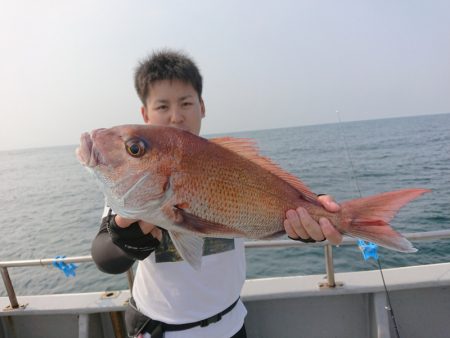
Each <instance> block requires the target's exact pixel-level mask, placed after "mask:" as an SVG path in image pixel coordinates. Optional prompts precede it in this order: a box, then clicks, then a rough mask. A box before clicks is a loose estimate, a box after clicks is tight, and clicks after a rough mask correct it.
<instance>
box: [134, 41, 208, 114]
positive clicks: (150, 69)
mask: <svg viewBox="0 0 450 338" xmlns="http://www.w3.org/2000/svg"><path fill="white" fill-rule="evenodd" d="M159 80H181V81H184V82H186V83H189V84H191V85H192V87H194V89H195V91H196V92H197V94H198V97H199V99H201V97H202V86H203V80H202V76H201V74H200V71H199V69H198V67H197V66H196V65H195V63H194V61H192V59H191V58H190V57H188V56H187V55H186V54H184V53H182V52H179V51H174V50H170V49H163V50H160V51H157V52H154V53H153V54H151V55H150V56H149V57H147V58H146V59H144V60H143V61H141V62H139V64H138V66H137V68H136V72H135V73H134V86H135V88H136V91H137V94H138V96H139V98H140V99H141V101H142V103H143V104H144V106H145V105H146V100H147V97H148V95H149V93H150V86H151V85H152V84H153V83H154V82H155V81H159Z"/></svg>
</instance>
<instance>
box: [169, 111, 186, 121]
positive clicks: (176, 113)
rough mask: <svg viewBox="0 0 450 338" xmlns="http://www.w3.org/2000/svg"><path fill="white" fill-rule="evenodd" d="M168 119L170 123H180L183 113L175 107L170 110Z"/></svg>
mask: <svg viewBox="0 0 450 338" xmlns="http://www.w3.org/2000/svg"><path fill="white" fill-rule="evenodd" d="M170 120H171V122H172V123H180V122H183V120H184V118H183V114H181V113H180V112H179V111H178V110H177V109H176V110H174V111H173V112H172V114H171V115H170Z"/></svg>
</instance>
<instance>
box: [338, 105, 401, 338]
mask: <svg viewBox="0 0 450 338" xmlns="http://www.w3.org/2000/svg"><path fill="white" fill-rule="evenodd" d="M336 114H337V116H338V120H339V131H340V134H341V136H342V138H343V140H344V147H345V153H346V155H347V160H348V161H349V162H350V167H351V170H352V174H353V182H354V183H355V186H356V189H357V190H358V194H359V197H362V194H361V189H360V187H359V182H358V177H357V176H356V171H355V167H354V165H353V160H352V158H351V156H350V152H349V151H348V144H347V139H346V138H345V134H344V133H343V131H342V120H341V114H340V112H339V110H336ZM350 180H352V177H350ZM358 243H359V244H358V245H359V247H360V249H361V251H362V252H363V257H364V259H365V260H367V259H369V258H373V259H374V260H375V261H376V262H377V265H378V270H379V271H380V274H381V280H382V281H383V287H384V292H385V294H386V300H387V304H388V305H387V306H386V307H385V309H386V311H387V312H388V313H389V314H390V317H391V319H392V324H393V326H394V329H395V334H396V336H397V338H400V333H399V332H398V327H397V321H396V319H395V315H394V309H393V307H392V303H391V297H390V294H389V291H388V289H387V286H386V281H385V279H384V274H383V269H382V267H381V261H380V258H379V257H378V254H377V247H378V246H377V245H376V244H374V243H366V242H365V241H363V240H359V241H358ZM366 248H367V249H368V251H367V253H366V252H365V251H364V250H365V249H366Z"/></svg>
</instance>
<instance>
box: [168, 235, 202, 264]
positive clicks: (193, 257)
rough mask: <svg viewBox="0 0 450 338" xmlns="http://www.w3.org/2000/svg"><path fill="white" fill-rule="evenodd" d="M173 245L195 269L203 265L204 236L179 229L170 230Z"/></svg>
mask: <svg viewBox="0 0 450 338" xmlns="http://www.w3.org/2000/svg"><path fill="white" fill-rule="evenodd" d="M169 236H170V238H171V239H172V242H173V245H175V248H176V249H177V250H178V253H179V254H180V256H181V258H183V259H184V260H185V261H186V262H188V263H189V264H190V265H191V266H192V267H193V268H194V269H195V270H200V267H201V265H202V254H203V242H204V240H203V238H201V237H197V236H194V235H190V234H185V233H181V232H177V231H169Z"/></svg>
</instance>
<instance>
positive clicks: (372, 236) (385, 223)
mask: <svg viewBox="0 0 450 338" xmlns="http://www.w3.org/2000/svg"><path fill="white" fill-rule="evenodd" d="M427 192H430V190H428V189H405V190H398V191H392V192H386V193H382V194H378V195H374V196H369V197H364V198H358V199H354V200H351V201H347V202H344V203H343V204H342V219H341V221H342V223H341V224H342V229H343V231H344V232H345V233H347V234H348V235H350V236H352V237H357V238H361V239H364V240H367V241H370V242H374V243H376V244H378V245H381V246H383V247H385V248H388V249H392V250H396V251H401V252H416V251H417V249H415V248H414V247H413V245H412V244H411V242H410V241H408V240H407V239H406V238H404V237H403V236H402V235H401V234H400V233H398V232H397V231H395V230H394V229H392V228H391V226H390V225H389V221H390V220H391V219H392V218H393V217H394V216H395V214H396V213H397V212H398V210H399V209H400V208H401V207H403V206H404V205H405V204H407V203H408V202H410V201H412V200H414V199H416V198H417V197H419V196H420V195H422V194H424V193H427Z"/></svg>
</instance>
